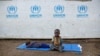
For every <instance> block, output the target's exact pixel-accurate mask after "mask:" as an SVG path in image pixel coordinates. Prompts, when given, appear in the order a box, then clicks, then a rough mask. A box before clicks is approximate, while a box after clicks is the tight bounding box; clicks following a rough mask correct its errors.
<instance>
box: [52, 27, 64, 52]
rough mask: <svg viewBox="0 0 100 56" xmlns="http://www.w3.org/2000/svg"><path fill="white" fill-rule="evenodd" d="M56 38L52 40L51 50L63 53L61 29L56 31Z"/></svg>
mask: <svg viewBox="0 0 100 56" xmlns="http://www.w3.org/2000/svg"><path fill="white" fill-rule="evenodd" d="M54 34H55V35H54V37H53V38H52V44H51V46H50V49H51V50H58V51H59V52H62V51H63V46H62V40H61V37H60V36H59V35H60V30H59V29H55V31H54Z"/></svg>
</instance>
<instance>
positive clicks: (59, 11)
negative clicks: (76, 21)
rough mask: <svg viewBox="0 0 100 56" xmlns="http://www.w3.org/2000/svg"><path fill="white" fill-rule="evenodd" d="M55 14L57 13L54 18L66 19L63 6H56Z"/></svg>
mask: <svg viewBox="0 0 100 56" xmlns="http://www.w3.org/2000/svg"><path fill="white" fill-rule="evenodd" d="M54 12H55V13H54V14H53V17H55V18H64V17H65V14H64V6H63V5H56V6H54Z"/></svg>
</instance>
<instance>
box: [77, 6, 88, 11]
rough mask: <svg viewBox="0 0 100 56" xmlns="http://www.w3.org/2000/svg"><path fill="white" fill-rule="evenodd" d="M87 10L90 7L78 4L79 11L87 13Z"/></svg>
mask: <svg viewBox="0 0 100 56" xmlns="http://www.w3.org/2000/svg"><path fill="white" fill-rule="evenodd" d="M87 10H88V8H87V6H85V5H81V6H78V12H79V13H86V12H87Z"/></svg>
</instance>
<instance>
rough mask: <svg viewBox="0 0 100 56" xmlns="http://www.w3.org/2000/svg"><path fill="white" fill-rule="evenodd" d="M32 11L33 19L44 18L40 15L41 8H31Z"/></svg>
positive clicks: (36, 6)
mask: <svg viewBox="0 0 100 56" xmlns="http://www.w3.org/2000/svg"><path fill="white" fill-rule="evenodd" d="M30 10H31V15H30V17H31V18H39V17H41V16H42V15H41V14H40V11H41V7H40V6H38V5H34V6H31V8H30Z"/></svg>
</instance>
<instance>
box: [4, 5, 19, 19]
mask: <svg viewBox="0 0 100 56" xmlns="http://www.w3.org/2000/svg"><path fill="white" fill-rule="evenodd" d="M7 12H8V14H7V15H6V17H7V18H17V17H18V14H16V13H17V6H8V7H7Z"/></svg>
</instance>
